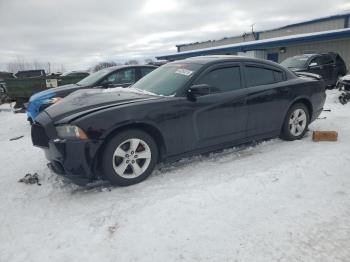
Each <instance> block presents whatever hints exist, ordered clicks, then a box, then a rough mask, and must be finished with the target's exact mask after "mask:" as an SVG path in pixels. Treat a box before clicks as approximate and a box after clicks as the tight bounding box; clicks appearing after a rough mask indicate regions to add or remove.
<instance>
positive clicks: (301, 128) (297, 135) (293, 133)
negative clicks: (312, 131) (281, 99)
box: [281, 103, 310, 141]
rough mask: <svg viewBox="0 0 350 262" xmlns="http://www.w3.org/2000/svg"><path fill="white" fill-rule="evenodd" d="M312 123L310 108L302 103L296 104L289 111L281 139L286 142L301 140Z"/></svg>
mask: <svg viewBox="0 0 350 262" xmlns="http://www.w3.org/2000/svg"><path fill="white" fill-rule="evenodd" d="M309 123H310V115H309V110H308V108H307V107H306V106H305V105H304V104H302V103H296V104H294V105H292V106H291V108H290V109H289V110H288V113H287V115H286V118H285V120H284V123H283V127H282V132H281V137H282V138H283V139H285V140H289V141H292V140H297V139H301V138H302V137H303V136H304V135H305V133H306V131H307V127H308V125H309Z"/></svg>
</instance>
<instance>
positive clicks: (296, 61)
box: [281, 56, 309, 68]
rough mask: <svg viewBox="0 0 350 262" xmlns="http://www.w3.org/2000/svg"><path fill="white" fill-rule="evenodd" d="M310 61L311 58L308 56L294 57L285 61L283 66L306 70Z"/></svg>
mask: <svg viewBox="0 0 350 262" xmlns="http://www.w3.org/2000/svg"><path fill="white" fill-rule="evenodd" d="M308 60H309V57H307V56H294V57H289V58H287V59H286V60H284V61H283V62H282V63H281V65H283V66H285V67H287V68H305V67H306V62H307V61H308Z"/></svg>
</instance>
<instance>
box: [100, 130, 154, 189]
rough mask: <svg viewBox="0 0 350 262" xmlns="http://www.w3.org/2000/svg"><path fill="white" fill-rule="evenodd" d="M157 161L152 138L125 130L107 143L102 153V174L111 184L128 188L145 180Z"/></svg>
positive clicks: (137, 131) (145, 134)
mask: <svg viewBox="0 0 350 262" xmlns="http://www.w3.org/2000/svg"><path fill="white" fill-rule="evenodd" d="M157 161H158V149H157V144H156V143H155V142H154V140H153V138H152V137H151V136H150V135H148V134H147V133H145V132H143V131H140V130H127V131H124V132H121V133H120V134H118V135H117V136H115V137H114V138H113V139H111V140H110V141H109V143H108V145H107V147H106V149H105V151H104V153H103V161H102V162H103V163H102V164H103V173H104V175H105V177H106V178H107V179H108V180H109V181H110V182H111V183H112V184H114V185H119V186H128V185H132V184H136V183H139V182H141V181H143V180H144V179H146V178H147V177H148V176H149V175H150V174H151V173H152V171H153V169H154V167H155V165H156V163H157Z"/></svg>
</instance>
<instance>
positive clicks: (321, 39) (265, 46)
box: [157, 12, 350, 68]
mask: <svg viewBox="0 0 350 262" xmlns="http://www.w3.org/2000/svg"><path fill="white" fill-rule="evenodd" d="M176 47H177V50H178V52H177V53H175V54H170V55H164V56H159V57H157V59H166V60H178V59H183V58H187V57H192V56H200V55H215V54H221V55H222V54H231V55H244V56H251V57H257V58H263V59H268V60H272V61H275V62H281V61H283V60H284V59H286V58H288V57H291V56H294V55H299V54H305V53H320V52H322V53H323V52H337V53H339V54H340V55H341V56H342V57H343V59H344V60H345V62H346V64H347V67H348V68H350V12H349V13H345V14H341V15H334V16H329V17H323V18H319V19H314V20H310V21H305V22H301V23H296V24H291V25H287V26H284V27H280V28H276V29H271V30H266V31H260V32H254V33H250V34H244V35H241V36H233V37H229V38H224V39H221V40H212V41H205V42H200V43H199V42H197V43H190V44H182V45H177V46H176Z"/></svg>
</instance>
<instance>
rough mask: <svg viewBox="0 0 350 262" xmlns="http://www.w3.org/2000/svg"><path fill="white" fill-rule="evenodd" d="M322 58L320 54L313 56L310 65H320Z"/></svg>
mask: <svg viewBox="0 0 350 262" xmlns="http://www.w3.org/2000/svg"><path fill="white" fill-rule="evenodd" d="M320 59H321V58H320V57H319V56H318V57H315V58H313V59H312V60H311V61H310V63H309V66H318V65H320V64H321V61H320Z"/></svg>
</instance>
